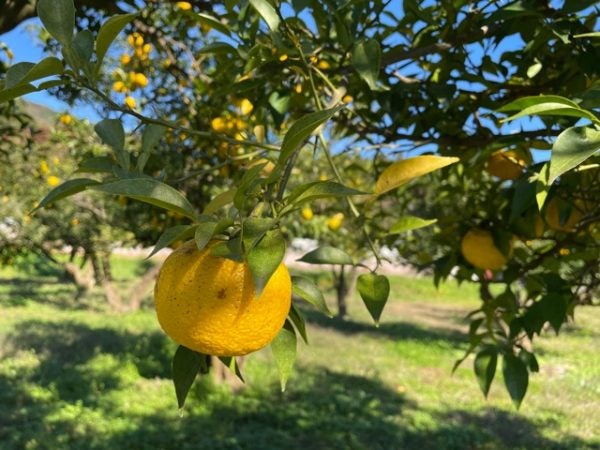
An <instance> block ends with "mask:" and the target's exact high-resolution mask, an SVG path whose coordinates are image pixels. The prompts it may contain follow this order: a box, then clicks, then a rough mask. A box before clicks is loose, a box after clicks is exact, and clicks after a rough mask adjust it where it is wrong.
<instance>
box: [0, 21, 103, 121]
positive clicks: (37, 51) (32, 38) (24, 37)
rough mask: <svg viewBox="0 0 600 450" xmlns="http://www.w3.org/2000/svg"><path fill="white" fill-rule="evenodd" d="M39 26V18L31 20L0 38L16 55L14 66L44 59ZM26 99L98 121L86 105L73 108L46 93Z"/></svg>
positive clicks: (34, 94) (27, 96) (93, 111)
mask: <svg viewBox="0 0 600 450" xmlns="http://www.w3.org/2000/svg"><path fill="white" fill-rule="evenodd" d="M39 25H40V22H39V20H38V19H37V18H34V19H29V20H27V21H25V22H23V23H21V24H20V25H19V26H18V27H16V28H15V29H13V30H12V31H9V32H8V33H5V34H3V35H1V36H0V42H4V43H5V44H6V45H7V46H8V47H9V48H10V49H11V51H12V52H13V54H14V59H13V61H12V63H13V64H14V63H18V62H23V61H29V62H37V61H39V60H40V59H42V58H43V57H44V53H43V51H42V47H41V45H40V44H38V43H36V33H37V32H36V29H37V27H39ZM24 98H25V99H26V100H28V101H30V102H33V103H38V104H40V105H45V106H47V107H49V108H51V109H53V110H55V111H57V112H63V111H69V112H70V113H71V114H73V115H74V116H76V117H80V118H86V119H90V120H92V121H96V120H98V114H97V113H96V111H95V110H94V108H92V107H90V106H85V105H78V106H75V107H74V108H71V107H69V105H67V104H66V103H64V102H61V101H59V100H57V99H56V98H55V97H53V96H52V95H50V94H48V93H47V92H46V91H41V92H34V93H33V94H29V95H26V96H25V97H24Z"/></svg>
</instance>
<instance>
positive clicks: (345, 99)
mask: <svg viewBox="0 0 600 450" xmlns="http://www.w3.org/2000/svg"><path fill="white" fill-rule="evenodd" d="M353 100H354V99H353V98H352V96H351V95H349V94H346V95H344V96H343V97H342V103H345V104H348V103H352V101H353Z"/></svg>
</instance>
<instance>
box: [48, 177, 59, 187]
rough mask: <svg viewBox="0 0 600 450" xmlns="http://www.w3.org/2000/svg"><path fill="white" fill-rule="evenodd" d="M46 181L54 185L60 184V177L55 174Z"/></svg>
mask: <svg viewBox="0 0 600 450" xmlns="http://www.w3.org/2000/svg"><path fill="white" fill-rule="evenodd" d="M46 182H47V183H48V184H49V185H50V186H52V187H54V186H58V185H59V184H60V178H58V177H57V176H55V175H50V176H49V177H48V178H46Z"/></svg>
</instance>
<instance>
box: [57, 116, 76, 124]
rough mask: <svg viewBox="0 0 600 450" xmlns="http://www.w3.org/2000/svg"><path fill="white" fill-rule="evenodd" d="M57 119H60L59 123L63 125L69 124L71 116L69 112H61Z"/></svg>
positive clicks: (71, 119) (71, 120)
mask: <svg viewBox="0 0 600 450" xmlns="http://www.w3.org/2000/svg"><path fill="white" fill-rule="evenodd" d="M58 120H59V121H60V123H62V124H63V125H69V124H70V123H71V122H73V116H71V115H70V114H62V115H61V116H60V117H59V118H58Z"/></svg>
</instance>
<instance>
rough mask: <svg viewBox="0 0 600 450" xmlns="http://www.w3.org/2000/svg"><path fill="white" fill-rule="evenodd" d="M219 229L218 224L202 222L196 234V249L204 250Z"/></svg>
mask: <svg viewBox="0 0 600 450" xmlns="http://www.w3.org/2000/svg"><path fill="white" fill-rule="evenodd" d="M216 229H217V222H212V221H210V222H200V223H199V224H198V225H197V226H196V232H195V233H194V239H195V240H196V247H198V250H203V249H204V248H205V247H206V245H207V244H208V243H209V242H210V240H211V239H212V237H213V236H214V234H215V231H216Z"/></svg>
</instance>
